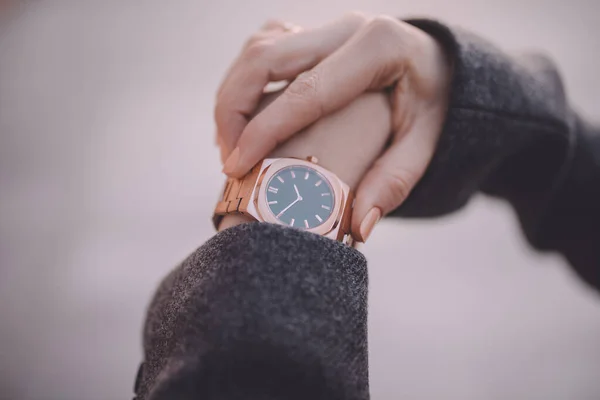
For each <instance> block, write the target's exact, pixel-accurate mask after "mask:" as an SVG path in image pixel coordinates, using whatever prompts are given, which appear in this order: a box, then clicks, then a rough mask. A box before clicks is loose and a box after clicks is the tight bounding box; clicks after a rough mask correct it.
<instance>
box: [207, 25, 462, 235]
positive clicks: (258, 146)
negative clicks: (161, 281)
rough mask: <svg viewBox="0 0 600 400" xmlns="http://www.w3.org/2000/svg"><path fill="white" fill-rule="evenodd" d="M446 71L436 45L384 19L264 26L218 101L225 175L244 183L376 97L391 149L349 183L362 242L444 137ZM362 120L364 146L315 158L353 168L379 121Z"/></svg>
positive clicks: (347, 144)
mask: <svg viewBox="0 0 600 400" xmlns="http://www.w3.org/2000/svg"><path fill="white" fill-rule="evenodd" d="M451 70H452V69H451V64H450V62H449V60H447V59H446V57H445V54H444V52H443V49H442V48H441V46H440V45H439V44H438V43H437V42H436V41H435V40H434V39H433V38H431V37H430V36H428V35H427V34H426V33H424V32H422V31H420V30H419V29H417V28H415V27H413V26H411V25H409V24H406V23H404V22H401V21H398V20H396V19H393V18H390V17H386V16H380V17H375V18H369V17H366V16H364V15H362V14H357V13H351V14H347V15H345V16H344V17H342V18H341V19H339V20H337V21H334V22H332V23H330V24H328V25H325V26H323V27H320V28H317V29H310V30H304V29H302V28H299V27H294V28H293V29H289V25H288V24H283V23H280V22H277V21H270V22H268V23H267V24H265V26H264V27H263V28H262V29H261V30H260V31H259V32H257V33H256V34H255V35H253V36H252V37H251V38H250V39H249V41H248V42H247V44H246V45H245V46H244V48H243V49H242V52H241V54H240V56H239V57H238V59H237V60H236V61H235V62H234V63H233V65H232V66H231V68H230V69H229V71H228V73H227V75H226V77H225V79H224V81H223V84H222V85H221V88H220V89H219V92H218V95H217V102H216V107H215V120H216V123H217V142H218V144H219V146H220V147H221V153H222V157H223V159H224V160H225V164H224V169H223V170H224V172H225V173H226V174H228V175H230V176H233V177H242V176H243V175H245V174H246V173H247V172H248V171H249V170H250V168H251V167H252V166H253V165H254V164H256V163H257V162H258V161H259V160H261V159H263V158H265V157H266V156H268V155H269V154H270V153H271V152H272V151H274V149H277V148H278V146H280V145H282V144H283V148H285V144H286V143H287V141H288V140H291V139H292V140H293V139H295V138H296V137H300V138H302V137H303V136H302V135H301V132H305V131H306V129H307V127H310V126H311V125H312V124H314V123H315V122H316V123H317V124H318V123H319V122H320V121H323V120H325V121H326V120H327V118H328V116H331V115H334V114H335V113H336V112H338V111H339V110H344V109H346V108H347V107H348V106H349V105H351V104H353V102H354V101H356V100H357V99H359V98H360V97H361V96H363V95H364V94H365V93H368V92H378V93H379V94H380V96H385V97H386V102H385V103H386V104H383V102H380V107H381V109H382V110H383V109H386V108H387V109H388V110H389V111H388V112H390V114H391V115H390V116H389V119H388V121H389V124H390V128H389V130H388V132H387V137H386V140H385V141H384V142H386V143H389V145H387V146H385V148H384V149H383V151H382V152H380V153H379V154H378V155H377V156H376V157H375V158H373V159H372V160H370V161H371V162H370V164H369V167H368V169H367V170H366V171H364V173H363V174H362V175H361V179H360V181H359V182H356V183H355V185H354V186H355V187H356V204H355V208H354V213H353V217H352V233H353V235H354V236H355V238H356V239H358V240H361V241H365V240H366V238H367V236H368V235H369V233H370V232H371V229H372V227H373V225H374V222H376V221H377V220H378V219H379V217H381V215H383V214H386V213H388V212H390V211H392V210H394V209H395V208H397V207H398V206H399V205H400V204H402V202H403V201H404V200H405V199H406V197H407V196H408V195H409V193H410V191H411V190H412V188H413V187H414V186H415V185H416V183H417V182H418V181H419V179H420V178H421V177H422V176H423V174H424V172H425V170H426V169H427V166H428V164H429V162H430V161H431V158H432V156H433V153H434V150H435V147H436V144H437V142H438V139H439V136H440V133H441V131H442V126H443V122H444V117H445V114H446V110H447V103H448V92H449V84H450V77H451ZM279 80H290V81H291V83H290V85H289V86H288V87H287V88H286V89H285V90H284V91H283V93H282V94H281V95H280V96H279V97H278V98H277V99H276V100H274V101H272V102H271V103H270V104H268V105H267V106H266V107H264V108H262V109H259V104H260V101H261V98H262V94H263V89H264V88H265V85H267V83H269V82H272V81H279ZM385 89H387V90H386V91H385V92H384V90H385ZM384 93H386V94H384ZM380 112H383V111H380ZM366 118H367V120H368V121H369V123H368V124H365V123H363V122H361V123H362V133H361V135H362V136H365V138H362V137H361V138H360V139H359V140H349V138H347V137H344V138H343V139H341V140H338V141H336V144H335V146H330V147H329V148H328V150H329V152H328V153H326V154H324V155H323V157H321V159H322V160H324V161H326V162H327V163H332V164H336V165H340V166H341V165H342V164H344V168H341V169H346V168H351V164H353V163H354V162H355V159H354V158H353V157H352V156H349V154H351V153H352V154H354V153H358V152H360V151H361V150H362V148H361V147H362V146H364V144H365V143H367V142H369V140H370V139H371V135H372V131H373V127H372V125H373V124H375V123H376V121H377V120H376V118H375V116H374V115H369V116H367V117H366ZM325 136H326V135H324V137H325ZM300 140H301V141H304V139H300ZM301 145H302V143H297V144H296V146H301ZM311 145H314V143H313V144H311ZM315 147H319V148H321V146H320V144H319V146H315ZM334 148H335V151H334V150H333V149H334ZM315 150H316V149H315ZM357 150H358V151H357ZM334 159H336V160H334ZM325 166H326V167H327V165H325ZM338 168H339V167H338ZM334 172H336V171H335V170H334ZM342 179H344V178H343V177H342Z"/></svg>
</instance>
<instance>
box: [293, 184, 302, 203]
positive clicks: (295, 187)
mask: <svg viewBox="0 0 600 400" xmlns="http://www.w3.org/2000/svg"><path fill="white" fill-rule="evenodd" d="M294 190H295V191H296V196H298V199H299V200H302V196H300V192H299V191H298V186H296V184H294Z"/></svg>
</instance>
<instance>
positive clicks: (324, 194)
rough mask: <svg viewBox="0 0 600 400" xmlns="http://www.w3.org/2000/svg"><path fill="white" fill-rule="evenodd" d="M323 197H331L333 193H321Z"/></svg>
mask: <svg viewBox="0 0 600 400" xmlns="http://www.w3.org/2000/svg"><path fill="white" fill-rule="evenodd" d="M321 196H331V193H321Z"/></svg>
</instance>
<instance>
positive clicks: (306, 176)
mask: <svg viewBox="0 0 600 400" xmlns="http://www.w3.org/2000/svg"><path fill="white" fill-rule="evenodd" d="M308 175H309V174H308V171H307V172H306V174H304V179H305V180H306V179H308Z"/></svg>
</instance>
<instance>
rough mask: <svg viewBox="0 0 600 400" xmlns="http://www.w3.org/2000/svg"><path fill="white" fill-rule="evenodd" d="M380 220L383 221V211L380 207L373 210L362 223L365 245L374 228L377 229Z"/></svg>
mask: <svg viewBox="0 0 600 400" xmlns="http://www.w3.org/2000/svg"><path fill="white" fill-rule="evenodd" d="M379 219H381V210H380V209H379V208H378V207H373V208H371V210H370V211H369V212H368V213H367V215H366V216H365V218H364V219H363V220H362V222H361V223H360V236H361V238H362V241H363V243H364V242H366V241H367V239H368V238H369V235H370V234H371V231H373V228H374V227H375V224H377V222H379Z"/></svg>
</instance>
